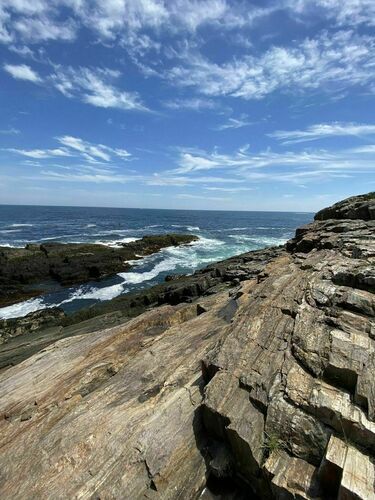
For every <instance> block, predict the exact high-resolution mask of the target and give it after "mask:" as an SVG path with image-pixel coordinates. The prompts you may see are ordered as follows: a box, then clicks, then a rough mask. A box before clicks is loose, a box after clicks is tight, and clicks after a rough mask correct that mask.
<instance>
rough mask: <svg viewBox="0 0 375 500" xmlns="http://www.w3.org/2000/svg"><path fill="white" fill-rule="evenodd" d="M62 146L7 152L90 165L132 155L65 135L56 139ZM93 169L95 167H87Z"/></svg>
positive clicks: (10, 149) (40, 158) (13, 149)
mask: <svg viewBox="0 0 375 500" xmlns="http://www.w3.org/2000/svg"><path fill="white" fill-rule="evenodd" d="M56 140H57V141H58V142H59V143H60V144H61V145H62V147H58V148H53V149H50V148H47V149H17V148H8V149H7V151H9V152H11V153H17V154H19V155H22V156H26V157H28V158H33V159H36V160H44V159H49V158H53V157H80V158H81V159H82V160H83V161H87V162H89V163H101V162H107V163H108V162H110V161H112V160H113V159H114V158H117V159H119V158H120V159H122V160H128V159H129V158H130V157H131V156H132V155H131V154H130V153H129V152H128V151H127V150H126V149H123V148H111V147H109V146H105V145H104V144H92V143H90V142H88V141H85V140H83V139H81V138H79V137H73V136H70V135H64V136H61V137H56ZM87 168H91V169H92V168H93V167H87Z"/></svg>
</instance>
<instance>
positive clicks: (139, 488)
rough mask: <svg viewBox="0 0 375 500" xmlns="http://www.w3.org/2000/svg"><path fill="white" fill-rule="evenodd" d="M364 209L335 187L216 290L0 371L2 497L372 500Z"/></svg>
mask: <svg viewBox="0 0 375 500" xmlns="http://www.w3.org/2000/svg"><path fill="white" fill-rule="evenodd" d="M374 213H375V212H374V198H373V196H372V195H371V194H370V195H366V196H363V197H357V198H351V199H349V200H346V201H344V202H342V203H341V205H340V204H339V205H338V206H334V207H331V208H329V209H325V210H323V211H321V212H319V213H318V214H317V220H315V222H313V223H311V224H309V225H307V226H305V227H303V228H300V229H299V230H297V232H296V236H295V238H294V239H293V240H290V241H289V242H288V244H287V245H286V248H285V250H284V251H279V252H278V253H277V255H276V256H275V257H274V258H273V259H271V260H270V261H269V260H268V261H267V263H265V265H264V267H263V269H262V270H261V272H260V273H258V275H257V277H256V278H254V279H245V280H241V283H240V285H239V286H238V287H237V288H236V289H235V290H234V291H232V292H230V293H229V294H228V291H222V292H220V293H216V294H212V295H210V296H207V297H200V298H199V299H198V300H196V301H195V302H192V303H190V304H179V305H175V306H172V305H164V306H160V307H157V308H154V309H152V310H150V311H148V312H145V313H143V314H141V315H140V316H138V317H137V318H135V319H132V320H130V321H128V322H127V323H125V324H123V325H120V326H117V327H114V328H110V329H107V330H99V331H95V332H92V333H86V334H84V335H80V336H74V337H68V338H64V339H62V340H60V341H58V342H56V343H54V344H52V345H50V346H48V347H46V348H45V349H44V350H42V351H40V352H39V353H37V354H34V355H33V356H31V357H29V358H28V359H26V360H25V361H22V362H21V363H20V364H18V365H17V366H14V367H12V368H9V369H8V370H6V371H4V372H3V373H2V374H1V375H0V410H1V415H2V420H1V421H0V427H1V430H0V447H1V463H2V467H1V470H0V494H1V497H2V498H7V499H8V498H11V499H12V498H15V499H24V498H25V499H26V498H27V499H34V498H35V499H59V498H80V499H81V498H84V499H89V498H90V499H91V498H95V499H99V498H100V499H117V498H121V499H123V498H125V499H141V498H142V499H144V498H150V499H153V498H155V499H195V498H204V499H213V498H222V499H244V498H265V499H268V498H270V499H272V498H277V499H289V498H290V499H293V498H296V499H297V498H298V499H302V498H303V499H318V498H321V499H327V498H328V499H329V498H340V499H347V498H350V499H352V498H353V499H366V500H367V499H370V500H371V499H375V494H374V480H375V473H374V458H375V377H374V373H375V371H374V370H375V366H374V365H375V324H374V312H375V300H374V289H375V286H374V283H375V268H374V257H375V243H374V242H375V221H374ZM243 266H245V267H246V262H244V263H243Z"/></svg>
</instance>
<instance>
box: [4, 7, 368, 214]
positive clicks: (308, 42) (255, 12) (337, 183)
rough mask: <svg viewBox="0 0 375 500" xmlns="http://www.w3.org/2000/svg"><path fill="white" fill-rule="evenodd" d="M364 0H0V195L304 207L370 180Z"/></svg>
mask: <svg viewBox="0 0 375 500" xmlns="http://www.w3.org/2000/svg"><path fill="white" fill-rule="evenodd" d="M374 25H375V2H374V1H373V0H345V1H342V0H274V1H260V0H257V1H255V0H254V1H247V0H242V1H241V0H238V1H235V0H201V1H199V0H173V1H172V0H106V1H105V2H103V1H100V0H1V1H0V58H1V65H0V99H1V115H0V203H3V204H41V205H78V206H116V207H121V206H123V207H151V208H192V209H224V210H297V211H310V210H311V211H315V210H317V209H319V208H321V207H323V206H326V205H327V204H330V203H332V202H334V201H337V200H339V199H341V198H344V197H347V196H350V195H352V194H357V193H361V192H367V191H370V190H374V189H375V186H374V181H375V176H374V169H375V120H374V111H375V106H374V93H375V76H374V75H375V57H374V53H375V51H374V48H375V36H374Z"/></svg>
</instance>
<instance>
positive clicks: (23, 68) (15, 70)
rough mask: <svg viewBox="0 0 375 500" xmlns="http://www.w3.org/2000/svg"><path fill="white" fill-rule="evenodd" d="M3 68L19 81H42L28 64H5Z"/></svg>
mask: <svg viewBox="0 0 375 500" xmlns="http://www.w3.org/2000/svg"><path fill="white" fill-rule="evenodd" d="M3 68H4V69H5V71H6V72H7V73H9V74H10V75H11V76H12V77H13V78H16V79H17V80H27V81H29V82H33V83H39V82H40V81H41V78H40V76H39V75H38V73H37V72H36V71H34V70H33V69H31V68H30V66H27V65H26V64H18V65H17V64H4V66H3Z"/></svg>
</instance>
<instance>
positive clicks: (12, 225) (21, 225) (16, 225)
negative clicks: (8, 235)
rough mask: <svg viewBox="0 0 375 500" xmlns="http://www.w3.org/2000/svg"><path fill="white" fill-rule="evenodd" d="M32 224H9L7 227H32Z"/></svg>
mask: <svg viewBox="0 0 375 500" xmlns="http://www.w3.org/2000/svg"><path fill="white" fill-rule="evenodd" d="M33 225H34V224H11V225H10V226H9V227H33Z"/></svg>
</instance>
